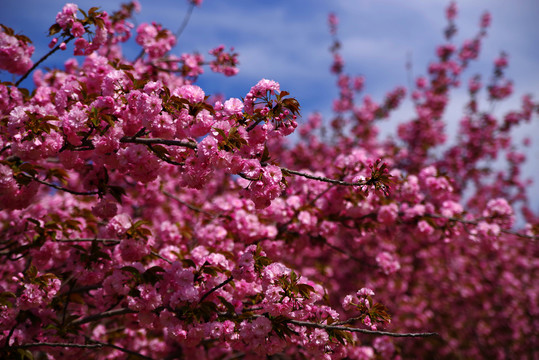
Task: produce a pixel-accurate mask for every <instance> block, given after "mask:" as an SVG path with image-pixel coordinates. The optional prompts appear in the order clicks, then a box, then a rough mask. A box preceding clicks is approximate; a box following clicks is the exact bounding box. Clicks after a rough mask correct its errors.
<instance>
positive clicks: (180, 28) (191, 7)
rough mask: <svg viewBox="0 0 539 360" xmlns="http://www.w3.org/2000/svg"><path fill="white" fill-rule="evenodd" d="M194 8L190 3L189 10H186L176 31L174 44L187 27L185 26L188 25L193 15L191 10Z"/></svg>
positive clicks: (192, 3) (193, 4)
mask: <svg viewBox="0 0 539 360" xmlns="http://www.w3.org/2000/svg"><path fill="white" fill-rule="evenodd" d="M194 8H195V3H194V2H191V3H190V5H189V9H187V13H185V17H184V18H183V22H182V24H181V25H180V27H179V28H178V30H177V31H176V34H174V35H176V43H177V41H178V38H179V37H180V36H181V35H182V33H183V31H184V30H185V28H186V27H187V24H189V19H190V18H191V14H192V13H193V9H194Z"/></svg>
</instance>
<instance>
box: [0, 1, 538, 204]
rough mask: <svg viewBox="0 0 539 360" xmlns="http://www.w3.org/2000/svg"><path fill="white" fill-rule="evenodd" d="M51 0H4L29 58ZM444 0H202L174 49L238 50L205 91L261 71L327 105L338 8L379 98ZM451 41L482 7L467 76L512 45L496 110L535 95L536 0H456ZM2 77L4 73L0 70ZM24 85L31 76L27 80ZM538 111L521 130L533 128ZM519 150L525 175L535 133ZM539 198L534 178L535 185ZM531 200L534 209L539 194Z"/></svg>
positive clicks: (246, 85) (160, 14) (400, 81)
mask: <svg viewBox="0 0 539 360" xmlns="http://www.w3.org/2000/svg"><path fill="white" fill-rule="evenodd" d="M140 2H141V5H142V12H141V13H140V14H137V16H136V20H137V22H138V23H142V22H148V21H156V22H158V23H161V24H163V26H165V27H168V28H170V29H172V30H174V31H175V30H176V29H177V28H178V27H179V25H180V24H181V22H182V20H183V17H184V15H185V13H186V11H187V3H186V1H185V0H153V1H149V0H141V1H140ZM64 3H65V2H64V1H57V0H47V1H45V0H17V1H11V0H10V1H8V0H2V4H1V5H0V8H1V11H0V23H3V24H6V25H8V26H10V27H12V28H14V29H15V31H17V32H22V33H24V34H25V35H28V36H29V37H30V38H31V39H32V40H33V41H34V45H35V46H36V52H35V53H34V57H33V59H34V60H37V59H38V58H39V57H40V56H41V55H42V54H44V53H46V52H47V51H48V48H47V44H48V38H47V37H46V33H47V29H48V27H49V26H50V25H51V24H52V23H53V21H54V17H55V15H56V13H57V12H58V11H59V10H60V9H61V8H62V6H63V5H64ZM76 3H77V4H78V5H79V7H81V8H83V9H86V10H87V9H89V8H90V7H92V6H100V7H101V8H102V9H104V10H107V11H110V12H112V11H113V10H114V9H116V8H117V7H118V4H119V3H121V1H117V0H108V1H105V0H83V1H78V2H76ZM447 4H448V1H445V0H443V1H442V0H428V1H426V0H406V1H402V0H273V1H263V0H228V1H224V0H204V2H203V4H202V7H200V8H196V9H195V10H194V12H193V14H192V17H191V19H190V22H189V24H188V26H187V28H186V30H185V31H184V33H183V34H182V36H181V38H180V39H179V43H178V45H177V47H176V48H175V49H174V53H176V54H181V53H183V52H192V51H199V52H200V53H203V54H207V51H208V50H209V49H211V48H213V47H215V46H217V45H219V44H224V45H226V46H227V47H228V46H234V47H235V49H236V50H237V51H238V52H239V53H240V57H239V60H240V73H239V74H238V75H237V76H236V77H233V78H225V77H224V76H222V75H220V74H215V75H214V74H210V72H209V69H208V71H207V74H205V75H203V76H202V77H201V79H200V82H199V85H200V86H201V87H202V88H203V89H204V90H205V91H206V93H208V94H211V93H216V92H220V93H224V94H225V95H226V96H227V97H232V96H234V97H241V96H244V95H245V93H246V92H247V91H248V90H249V89H250V87H251V86H252V85H254V84H255V83H256V82H257V81H258V80H260V79H261V78H269V79H273V80H276V81H278V82H279V83H281V88H282V89H284V90H287V91H289V92H290V93H291V94H292V96H295V97H296V98H297V99H298V100H299V102H300V104H301V105H302V113H303V114H304V115H306V114H308V113H310V112H312V111H315V110H317V111H320V112H321V113H322V114H324V115H326V116H329V115H330V114H331V103H332V99H333V97H334V96H335V94H336V89H335V86H334V78H333V76H331V75H330V74H329V71H328V70H329V66H330V64H331V56H330V54H329V52H328V47H329V46H330V44H331V37H330V35H329V34H328V30H327V28H328V26H327V15H328V13H329V12H335V13H336V14H337V15H338V16H339V18H340V25H339V34H340V40H341V42H342V45H343V48H342V54H343V55H344V59H345V62H346V65H345V66H346V67H345V71H346V72H348V73H350V74H352V75H359V74H361V75H364V76H365V77H366V87H365V90H366V91H365V93H369V94H371V95H373V97H374V99H375V100H381V99H382V98H383V96H384V94H385V93H386V92H387V91H389V90H391V89H392V88H394V87H395V86H397V85H405V86H406V85H407V71H406V69H405V64H406V61H407V57H410V58H411V60H412V64H413V73H414V75H415V76H417V75H421V74H425V69H426V66H427V64H428V63H429V62H430V61H431V60H433V59H434V51H435V47H436V45H437V44H439V43H441V42H442V41H443V35H442V31H443V29H444V27H445V26H446V22H445V17H444V9H445V7H446V6H447ZM457 4H458V8H459V15H458V17H457V26H458V29H459V31H458V34H457V37H456V40H457V44H458V43H460V42H461V41H462V40H463V39H465V38H471V37H473V36H474V35H475V34H476V32H477V28H478V22H479V17H480V15H481V14H482V13H483V12H484V11H485V10H489V11H490V12H491V14H492V26H491V28H490V29H489V34H488V37H487V38H486V40H485V41H484V43H483V47H482V52H481V58H480V60H479V61H478V62H476V63H475V64H474V65H473V66H472V67H471V68H470V69H469V70H467V72H466V74H465V76H464V79H465V80H467V79H468V78H469V77H471V76H473V75H474V74H475V73H477V72H479V73H481V74H483V79H485V80H486V79H488V77H489V76H490V74H491V71H492V60H493V59H494V58H495V57H496V56H497V55H498V54H499V53H500V51H502V50H503V51H506V52H508V53H509V60H510V63H509V69H508V71H507V75H508V77H510V78H512V79H513V80H514V83H515V91H514V95H513V96H511V98H510V99H509V101H506V102H505V103H504V104H500V105H497V107H496V109H495V111H496V113H498V114H503V113H504V112H505V111H506V110H508V109H510V108H514V107H515V106H516V105H517V104H519V103H520V98H521V96H522V95H523V94H525V93H532V94H535V97H537V96H539V47H538V46H537V44H538V40H539V26H537V19H538V18H539V2H538V1H537V0H512V1H507V0H488V1H487V0H461V1H457ZM125 53H126V54H127V56H128V57H130V58H134V57H135V56H136V54H137V53H138V50H135V49H133V48H131V49H129V48H128V49H126V51H125ZM67 55H69V50H68V51H66V52H65V53H64V54H58V55H55V56H54V57H52V58H51V59H49V60H48V61H47V62H46V63H45V64H44V65H45V66H50V67H55V66H61V64H62V62H63V61H64V59H65V58H66V56H67ZM0 78H1V79H3V80H8V79H11V78H10V77H6V74H5V73H0ZM25 85H26V86H28V87H29V86H31V84H30V83H28V82H27V83H25ZM465 100H466V96H465V92H460V93H456V94H455V95H454V97H453V100H452V103H451V106H450V108H449V111H448V113H447V116H446V118H447V122H448V128H449V130H450V131H452V132H454V129H455V128H456V124H457V123H458V120H459V116H460V115H461V114H462V107H463V104H464V101H465ZM411 116H412V113H411V103H410V102H409V101H407V102H405V103H404V104H403V106H402V109H401V110H400V111H398V112H397V113H396V114H395V115H394V116H393V117H392V119H391V120H390V121H389V122H388V123H387V124H386V125H385V126H384V129H383V132H384V133H388V132H390V130H389V129H391V128H394V125H395V124H397V123H398V122H402V121H405V120H408V119H410V117H411ZM537 120H538V119H535V124H532V125H529V126H527V127H525V128H524V129H523V130H521V131H520V136H523V135H524V134H527V135H530V134H539V126H538V125H537V122H538V121H537ZM535 142H536V144H535V146H533V147H532V148H530V149H528V150H527V151H526V153H527V155H528V161H529V163H528V164H529V165H528V170H527V171H526V174H527V175H528V176H531V175H534V176H536V175H537V173H538V170H537V164H539V162H538V160H537V159H539V138H538V139H536V140H535ZM533 194H534V199H539V186H538V184H536V185H535V186H534V190H533ZM534 202H535V204H536V205H535V206H534V207H535V208H536V210H539V204H538V202H539V201H534Z"/></svg>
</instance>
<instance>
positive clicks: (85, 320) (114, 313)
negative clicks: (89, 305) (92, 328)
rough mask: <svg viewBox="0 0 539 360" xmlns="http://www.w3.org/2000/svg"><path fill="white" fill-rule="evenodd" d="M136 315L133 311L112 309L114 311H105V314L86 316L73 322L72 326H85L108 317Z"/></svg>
mask: <svg viewBox="0 0 539 360" xmlns="http://www.w3.org/2000/svg"><path fill="white" fill-rule="evenodd" d="M134 313H136V311H135V310H131V309H128V308H120V309H114V310H110V311H105V312H102V313H99V314H94V315H90V316H87V317H85V318H82V319H78V320H75V321H73V323H72V324H73V325H82V324H87V323H89V322H92V321H97V320H101V319H105V318H109V317H114V316H118V315H125V314H134Z"/></svg>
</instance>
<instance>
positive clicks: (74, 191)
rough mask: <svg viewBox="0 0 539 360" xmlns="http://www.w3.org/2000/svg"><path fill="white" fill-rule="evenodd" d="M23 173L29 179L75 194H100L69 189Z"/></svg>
mask: <svg viewBox="0 0 539 360" xmlns="http://www.w3.org/2000/svg"><path fill="white" fill-rule="evenodd" d="M23 175H24V176H25V177H27V178H29V179H32V180H34V181H37V182H38V183H40V184H43V185H47V186H49V187H51V188H54V189H56V190H60V191H65V192H68V193H70V194H73V195H97V194H99V192H98V191H76V190H71V189H67V188H65V187H62V186H59V185H56V184H53V183H50V182H47V181H44V180H41V179H38V178H36V177H34V176H30V175H28V174H24V173H23Z"/></svg>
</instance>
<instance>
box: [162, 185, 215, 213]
mask: <svg viewBox="0 0 539 360" xmlns="http://www.w3.org/2000/svg"><path fill="white" fill-rule="evenodd" d="M163 194H165V195H166V196H168V197H169V198H171V199H174V200H176V201H177V202H179V203H180V204H182V205H183V206H185V207H187V208H188V209H189V210H193V211H195V212H198V213H201V214H204V215H207V216H209V217H211V218H216V217H218V216H219V215H213V214H211V213H209V212H207V211H206V210H203V209H201V208H199V207H196V206H193V205H191V204H188V203H186V202H185V201H183V200H182V199H180V198H179V197H177V196H175V195H174V194H171V193H169V192H168V191H166V190H163Z"/></svg>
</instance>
